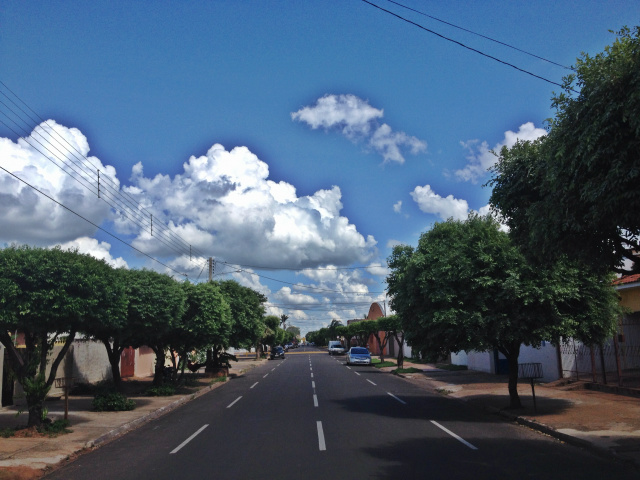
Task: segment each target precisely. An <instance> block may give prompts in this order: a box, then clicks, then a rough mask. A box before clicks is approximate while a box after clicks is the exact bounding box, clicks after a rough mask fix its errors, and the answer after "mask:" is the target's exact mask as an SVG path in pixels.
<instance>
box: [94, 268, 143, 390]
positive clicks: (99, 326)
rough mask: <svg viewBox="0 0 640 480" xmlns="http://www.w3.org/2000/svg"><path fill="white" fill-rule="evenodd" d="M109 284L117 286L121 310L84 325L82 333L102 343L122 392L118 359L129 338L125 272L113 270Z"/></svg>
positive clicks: (114, 379)
mask: <svg viewBox="0 0 640 480" xmlns="http://www.w3.org/2000/svg"><path fill="white" fill-rule="evenodd" d="M109 282H110V284H111V285H113V286H116V285H117V286H118V288H119V291H120V293H119V294H118V295H117V302H118V303H114V305H116V304H120V305H121V306H122V308H120V309H118V310H114V311H113V314H112V315H109V316H105V317H104V318H102V319H101V321H96V322H90V323H85V325H84V328H83V333H85V334H86V335H88V336H90V337H92V338H94V339H96V340H98V341H99V342H102V344H103V345H104V346H105V349H106V350H107V358H108V360H109V364H110V365H111V376H112V379H113V383H114V386H115V388H116V389H117V390H122V377H121V375H120V358H121V355H122V351H123V350H124V349H125V348H127V347H128V346H129V343H127V342H128V341H129V339H130V337H131V330H130V328H129V323H128V318H127V304H128V302H129V294H128V287H127V282H126V270H125V269H115V270H113V269H112V270H111V271H110V272H109Z"/></svg>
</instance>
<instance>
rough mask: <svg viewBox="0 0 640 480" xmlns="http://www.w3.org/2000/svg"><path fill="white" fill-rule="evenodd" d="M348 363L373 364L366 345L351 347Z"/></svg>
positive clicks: (348, 353)
mask: <svg viewBox="0 0 640 480" xmlns="http://www.w3.org/2000/svg"><path fill="white" fill-rule="evenodd" d="M347 365H371V354H370V353H369V350H367V349H366V348H364V347H351V348H350V349H349V351H348V352H347Z"/></svg>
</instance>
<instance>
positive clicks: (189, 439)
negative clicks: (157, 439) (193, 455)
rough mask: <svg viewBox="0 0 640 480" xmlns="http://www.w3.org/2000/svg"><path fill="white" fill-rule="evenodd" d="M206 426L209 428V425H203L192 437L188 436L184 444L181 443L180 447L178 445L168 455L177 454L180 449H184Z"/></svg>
mask: <svg viewBox="0 0 640 480" xmlns="http://www.w3.org/2000/svg"><path fill="white" fill-rule="evenodd" d="M208 426H209V424H205V425H203V426H202V427H200V428H199V429H198V431H197V432H196V433H194V434H193V435H191V436H190V437H189V438H187V439H186V440H185V441H184V442H182V443H181V444H180V445H178V446H177V447H176V448H174V449H173V450H171V451H170V452H169V454H172V453H178V452H179V451H180V449H181V448H182V447H184V446H185V445H186V444H187V443H189V442H190V441H191V440H193V439H194V438H196V436H197V435H198V434H199V433H200V432H201V431H203V430H204V429H205V428H207V427H208Z"/></svg>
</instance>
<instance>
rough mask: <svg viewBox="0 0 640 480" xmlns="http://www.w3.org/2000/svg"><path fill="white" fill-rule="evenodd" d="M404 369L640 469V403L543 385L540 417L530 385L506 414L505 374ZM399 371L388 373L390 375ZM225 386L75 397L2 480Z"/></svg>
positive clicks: (1, 456)
mask: <svg viewBox="0 0 640 480" xmlns="http://www.w3.org/2000/svg"><path fill="white" fill-rule="evenodd" d="M263 362H266V360H261V361H258V362H256V361H244V362H240V363H238V364H234V365H233V368H232V370H231V372H232V377H233V376H234V375H241V374H242V372H243V371H246V370H248V369H250V368H253V367H255V366H257V365H260V364H262V363H263ZM404 366H405V368H410V367H414V368H417V369H420V370H421V372H419V373H413V374H403V375H402V376H403V377H404V378H405V379H406V380H407V381H410V382H413V383H415V384H416V385H419V386H421V387H422V388H425V389H427V390H432V391H438V392H439V393H440V394H442V395H446V396H448V397H451V398H454V399H458V401H465V402H468V403H469V404H472V405H475V406H477V407H478V408H482V409H485V410H487V411H490V412H493V413H496V414H500V415H503V416H505V417H507V418H509V419H511V420H513V421H516V422H518V423H521V424H525V425H527V426H529V427H531V428H533V429H536V430H539V431H541V432H544V433H546V434H549V435H551V436H554V437H556V438H559V439H561V440H563V441H565V442H566V443H570V444H574V445H577V446H580V447H583V448H586V449H589V450H590V451H592V452H594V453H597V454H600V455H605V456H608V457H615V458H618V459H620V460H622V461H626V462H630V463H634V464H635V465H636V466H638V467H640V397H628V396H622V395H615V394H610V393H602V392H596V391H590V390H586V389H575V390H574V389H572V388H576V387H580V386H582V385H581V384H577V385H576V384H574V385H570V386H553V385H536V387H535V393H536V400H537V413H534V409H533V401H532V397H531V386H530V384H528V383H524V384H521V385H520V386H519V388H518V391H519V393H520V398H521V401H522V403H523V405H524V408H522V409H521V410H517V411H508V410H505V407H506V406H508V405H509V395H508V391H507V379H506V377H505V376H498V375H490V374H486V373H481V372H474V371H466V370H465V371H455V372H452V371H447V370H440V369H438V368H435V366H433V365H423V364H412V363H410V362H407V361H405V365H404ZM392 368H393V367H392ZM392 368H384V369H382V370H383V371H389V370H391V369H392ZM231 381H232V380H231ZM223 384H224V383H213V384H211V385H207V384H206V383H205V385H206V386H203V387H201V388H200V389H198V390H194V392H193V393H190V394H188V395H174V396H172V397H146V396H137V397H135V396H132V397H130V398H132V399H134V400H135V401H136V403H137V408H136V409H135V410H133V411H130V412H93V411H91V401H92V397H89V396H84V397H83V396H72V397H70V407H69V420H70V424H71V425H70V428H71V429H72V430H73V433H69V434H64V435H60V436H58V437H55V438H49V437H26V438H17V437H11V438H0V479H2V480H5V479H11V480H28V479H32V478H39V477H40V476H42V475H43V474H44V473H45V472H46V471H47V470H49V469H51V468H53V467H54V466H55V465H57V464H59V463H61V462H64V461H65V460H67V459H71V458H73V457H74V456H75V455H77V454H78V453H80V452H82V451H83V450H84V449H89V448H92V447H94V446H99V445H100V444H101V443H104V442H106V441H108V440H111V439H113V438H115V437H117V436H118V435H121V434H123V433H124V432H127V431H129V430H131V429H133V428H135V427H136V426H138V425H140V424H142V423H145V422H147V421H149V420H151V419H153V418H156V417H158V416H160V415H163V414H164V413H166V412H168V411H170V410H172V409H174V408H176V407H178V406H180V405H182V404H184V403H186V402H188V401H190V400H191V399H193V398H195V397H197V396H199V395H202V394H204V393H206V392H208V391H210V390H211V389H212V388H218V387H220V386H222V385H223ZM47 408H48V409H49V416H50V417H51V418H54V419H56V418H62V416H63V412H64V402H63V401H62V400H54V401H50V402H47ZM17 411H18V409H17V408H16V407H5V408H3V409H1V410H0V430H1V429H4V428H7V427H13V426H17V425H26V422H27V414H26V412H25V413H22V414H20V415H19V417H16V412H17Z"/></svg>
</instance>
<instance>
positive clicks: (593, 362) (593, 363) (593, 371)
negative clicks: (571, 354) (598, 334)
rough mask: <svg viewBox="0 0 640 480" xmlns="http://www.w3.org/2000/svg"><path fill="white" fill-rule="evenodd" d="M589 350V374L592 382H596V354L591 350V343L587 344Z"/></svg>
mask: <svg viewBox="0 0 640 480" xmlns="http://www.w3.org/2000/svg"><path fill="white" fill-rule="evenodd" d="M589 351H590V352H591V375H592V377H593V383H598V377H597V374H596V354H595V353H594V351H593V345H590V346H589Z"/></svg>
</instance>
